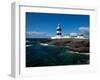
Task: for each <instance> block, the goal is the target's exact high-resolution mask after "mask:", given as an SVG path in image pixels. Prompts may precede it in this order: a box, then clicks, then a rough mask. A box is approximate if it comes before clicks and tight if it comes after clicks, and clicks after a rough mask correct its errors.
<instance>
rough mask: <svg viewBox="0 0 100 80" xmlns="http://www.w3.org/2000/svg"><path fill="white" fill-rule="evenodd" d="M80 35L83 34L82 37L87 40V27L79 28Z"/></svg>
mask: <svg viewBox="0 0 100 80" xmlns="http://www.w3.org/2000/svg"><path fill="white" fill-rule="evenodd" d="M79 30H80V34H83V35H84V37H86V38H89V28H88V27H80V28H79Z"/></svg>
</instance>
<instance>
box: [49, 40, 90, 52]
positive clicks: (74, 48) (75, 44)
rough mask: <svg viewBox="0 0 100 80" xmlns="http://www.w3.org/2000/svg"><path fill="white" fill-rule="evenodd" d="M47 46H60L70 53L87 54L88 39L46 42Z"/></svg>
mask: <svg viewBox="0 0 100 80" xmlns="http://www.w3.org/2000/svg"><path fill="white" fill-rule="evenodd" d="M48 44H49V45H56V46H62V47H65V48H67V49H69V51H70V52H71V53H89V45H90V43H89V39H72V38H70V39H54V40H51V41H49V42H48Z"/></svg>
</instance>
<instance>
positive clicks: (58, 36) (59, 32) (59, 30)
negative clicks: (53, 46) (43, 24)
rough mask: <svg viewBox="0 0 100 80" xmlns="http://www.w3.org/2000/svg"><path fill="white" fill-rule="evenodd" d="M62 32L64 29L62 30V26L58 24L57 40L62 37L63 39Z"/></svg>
mask: <svg viewBox="0 0 100 80" xmlns="http://www.w3.org/2000/svg"><path fill="white" fill-rule="evenodd" d="M61 30H62V29H61V27H60V24H58V25H57V28H56V37H57V38H61V37H62V36H61V35H62V33H61Z"/></svg>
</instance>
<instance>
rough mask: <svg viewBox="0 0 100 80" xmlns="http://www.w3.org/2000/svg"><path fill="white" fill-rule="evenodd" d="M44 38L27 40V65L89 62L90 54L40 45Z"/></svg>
mask: <svg viewBox="0 0 100 80" xmlns="http://www.w3.org/2000/svg"><path fill="white" fill-rule="evenodd" d="M45 41H46V40H44V39H42V40H40V39H27V40H26V67H40V66H62V65H82V64H89V55H84V54H72V53H70V52H69V50H68V49H66V48H64V47H60V46H52V45H46V46H43V45H40V43H41V42H45Z"/></svg>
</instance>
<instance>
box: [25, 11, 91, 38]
mask: <svg viewBox="0 0 100 80" xmlns="http://www.w3.org/2000/svg"><path fill="white" fill-rule="evenodd" d="M58 24H60V26H61V28H62V34H63V35H64V34H70V33H73V34H74V33H79V32H80V30H82V29H83V30H87V29H89V26H90V25H89V15H75V14H58V13H57V14H53V13H34V12H26V32H27V33H29V34H28V35H30V34H31V35H35V37H36V36H38V35H43V36H55V35H56V27H57V25H58ZM39 37H40V36H39Z"/></svg>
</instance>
